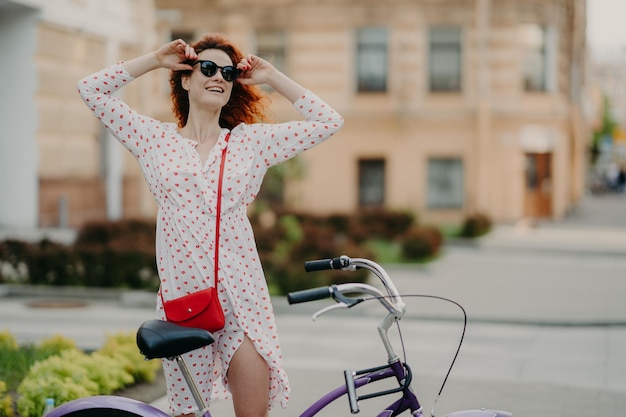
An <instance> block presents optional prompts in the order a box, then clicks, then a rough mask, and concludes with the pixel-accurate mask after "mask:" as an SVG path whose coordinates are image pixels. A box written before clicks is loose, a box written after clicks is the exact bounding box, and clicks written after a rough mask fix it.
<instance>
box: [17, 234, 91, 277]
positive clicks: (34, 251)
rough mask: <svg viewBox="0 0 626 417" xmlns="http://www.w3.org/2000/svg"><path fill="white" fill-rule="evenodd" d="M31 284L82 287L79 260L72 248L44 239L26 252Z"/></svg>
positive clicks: (29, 247) (30, 246)
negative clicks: (78, 268) (78, 266)
mask: <svg viewBox="0 0 626 417" xmlns="http://www.w3.org/2000/svg"><path fill="white" fill-rule="evenodd" d="M25 261H26V266H27V268H28V275H29V283H30V284H36V285H37V284H47V285H58V286H63V285H80V283H81V277H80V273H79V271H78V270H77V265H78V263H77V259H76V256H75V253H74V251H73V250H72V248H71V247H69V246H66V245H62V244H59V243H55V242H52V241H51V240H48V239H43V240H41V241H40V242H39V243H36V244H31V245H29V246H28V249H27V251H26V257H25Z"/></svg>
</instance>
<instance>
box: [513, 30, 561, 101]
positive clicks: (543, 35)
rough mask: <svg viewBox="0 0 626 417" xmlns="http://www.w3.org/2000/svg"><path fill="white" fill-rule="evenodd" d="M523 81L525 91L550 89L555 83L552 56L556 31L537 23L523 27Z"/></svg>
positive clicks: (521, 37)
mask: <svg viewBox="0 0 626 417" xmlns="http://www.w3.org/2000/svg"><path fill="white" fill-rule="evenodd" d="M520 39H521V42H522V50H523V52H522V53H523V58H522V62H523V68H522V71H523V82H524V90H525V91H549V90H551V89H552V87H553V85H554V80H553V77H552V75H553V68H552V67H553V63H552V62H551V59H552V57H553V56H554V54H555V51H554V49H555V47H556V42H555V41H556V39H555V32H554V31H551V30H548V29H547V28H546V27H544V26H540V25H537V24H527V25H523V26H522V28H521V36H520Z"/></svg>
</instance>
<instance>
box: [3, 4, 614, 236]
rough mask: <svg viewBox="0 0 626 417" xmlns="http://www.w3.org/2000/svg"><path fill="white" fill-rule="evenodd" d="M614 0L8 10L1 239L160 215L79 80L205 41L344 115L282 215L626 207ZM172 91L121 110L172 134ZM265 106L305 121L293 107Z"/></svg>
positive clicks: (549, 213) (433, 219) (162, 81)
mask: <svg viewBox="0 0 626 417" xmlns="http://www.w3.org/2000/svg"><path fill="white" fill-rule="evenodd" d="M622 3H623V2H621V1H620V0H590V1H585V0H506V1H505V0H396V1H393V2H380V1H369V0H360V1H353V0H333V1H323V2H319V1H310V0H299V1H294V0H254V1H252V0H230V1H228V2H223V1H217V0H213V1H211V0H193V1H192V0H188V1H173V0H171V1H168V0H108V1H106V2H104V1H97V0H47V1H43V0H39V1H38V0H0V22H1V24H0V34H1V36H0V51H1V52H2V56H3V58H4V64H3V65H2V66H0V74H1V76H0V80H2V81H1V82H2V95H1V97H0V196H1V197H0V198H1V201H2V203H1V204H0V231H4V232H8V233H10V232H11V231H20V232H22V233H28V232H29V231H41V230H73V229H75V228H78V227H81V226H82V225H84V224H85V223H87V222H90V221H100V220H119V219H125V218H147V219H152V218H153V216H154V214H155V212H156V207H155V205H154V202H153V201H152V197H151V196H150V195H149V193H148V191H147V188H146V187H145V185H144V181H143V178H142V175H141V172H140V170H139V167H138V166H137V164H136V163H135V162H134V161H133V160H132V157H131V155H130V154H128V153H127V152H126V151H125V150H124V149H123V148H122V147H121V146H120V145H119V144H118V143H117V142H116V141H115V140H111V138H110V137H109V136H110V134H109V133H108V132H106V131H105V130H103V129H102V127H101V126H100V124H99V122H98V121H97V120H96V119H95V118H94V117H93V116H92V115H91V114H90V113H89V111H88V110H87V109H86V108H85V106H84V104H83V103H82V102H81V100H80V98H79V97H78V94H77V93H76V82H77V80H78V79H80V78H82V77H83V76H85V75H87V74H89V73H91V72H93V71H96V70H98V69H101V68H102V67H105V66H107V65H110V64H113V63H115V62H117V61H119V60H124V59H128V58H130V57H133V56H136V55H138V54H143V53H145V52H148V51H152V50H154V49H155V48H157V47H158V46H160V45H161V44H163V43H165V42H167V41H169V40H171V39H175V38H183V39H185V40H188V41H193V40H194V39H197V38H199V37H200V36H201V35H202V34H204V33H207V32H220V33H223V34H225V35H226V36H227V37H228V38H230V39H231V40H233V41H234V42H235V43H236V44H237V45H239V46H240V48H241V49H242V50H243V51H245V52H251V53H255V54H259V55H261V56H263V57H266V58H267V59H269V60H271V61H272V62H273V63H274V65H275V66H277V67H278V68H280V69H281V70H283V71H284V72H286V73H287V74H288V75H290V76H291V77H292V78H294V79H296V80H298V81H299V82H301V83H302V84H303V85H305V86H306V87H308V88H310V89H311V90H313V91H314V92H316V93H317V94H318V95H320V96H321V97H323V98H325V99H326V100H327V101H328V102H329V103H330V104H332V105H333V106H334V107H335V108H336V109H337V110H338V111H339V112H340V113H341V114H342V115H343V116H344V117H345V120H346V124H345V127H344V128H343V129H342V130H341V132H340V133H339V134H338V135H337V136H336V137H335V138H334V139H333V140H331V141H329V142H328V143H327V144H325V145H324V146H321V147H319V148H316V149H314V150H312V151H311V152H307V153H306V154H305V155H303V156H302V157H299V158H298V159H299V160H298V164H299V168H298V169H296V170H291V171H289V170H288V171H286V174H284V175H282V176H281V177H280V181H279V184H278V186H277V187H274V189H273V190H272V191H271V193H268V194H271V195H270V197H269V198H270V199H271V200H272V201H273V202H274V203H278V204H280V205H282V206H285V207H288V208H289V209H291V210H304V209H306V210H307V211H310V212H313V213H315V214H320V215H325V214H330V213H341V214H344V215H345V214H350V213H352V212H355V211H357V210H359V209H362V208H369V207H385V208H389V209H397V210H406V211H410V212H413V213H415V214H416V215H417V216H419V218H420V219H421V221H423V222H427V223H431V224H445V223H451V222H458V221H460V220H461V219H462V218H464V217H465V216H467V215H468V214H469V213H482V214H484V215H486V216H488V217H489V218H490V219H491V220H493V221H495V222H499V223H516V222H520V221H526V220H535V219H549V220H558V219H561V218H563V217H564V216H565V215H567V213H568V212H569V211H571V210H572V209H573V208H575V207H576V205H577V204H578V202H579V201H580V200H581V199H582V198H583V197H584V196H585V195H586V194H588V193H608V192H613V191H617V188H616V189H613V185H614V183H612V182H611V180H612V178H613V176H614V175H615V174H616V173H617V172H618V171H619V168H620V167H622V168H623V167H624V164H625V163H626V159H625V151H624V149H625V144H626V134H625V133H624V129H625V128H626V101H625V100H626V97H625V94H624V93H625V89H624V88H625V75H624V74H625V71H624V69H625V67H626V52H625V49H624V47H625V45H626V37H625V36H624V35H623V25H622V26H620V23H621V22H619V21H616V20H615V17H617V16H620V15H623V11H624V10H623V9H624V8H625V6H624V5H623V4H622ZM618 9H622V13H620V12H619V10H618ZM620 30H621V31H622V35H621V36H620V35H619V31H620ZM167 77H168V74H167V72H166V71H155V72H154V73H151V74H149V75H147V76H145V77H142V78H141V79H140V80H137V81H136V82H134V83H132V84H131V85H130V86H129V87H127V88H125V89H124V91H122V92H121V96H122V98H123V99H124V100H126V101H127V102H128V103H129V104H130V105H131V106H132V107H134V108H135V109H136V110H138V111H139V112H141V113H144V114H147V115H151V116H154V117H155V118H158V119H161V120H173V118H172V116H171V114H170V99H169V87H168V83H167ZM267 92H268V94H270V95H271V94H272V92H271V91H267ZM272 110H273V114H274V119H275V121H281V120H286V119H290V118H293V117H298V116H297V113H295V112H294V111H293V109H291V107H290V105H289V103H287V102H286V100H284V99H283V98H281V97H277V98H276V99H275V100H274V101H273V105H272ZM329 167H332V169H329ZM294 172H295V173H294Z"/></svg>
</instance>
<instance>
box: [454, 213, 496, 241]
mask: <svg viewBox="0 0 626 417" xmlns="http://www.w3.org/2000/svg"><path fill="white" fill-rule="evenodd" d="M490 230H491V219H490V218H489V217H488V216H487V215H485V214H481V213H475V214H470V215H468V216H467V217H466V218H465V219H464V221H463V226H462V227H461V233H460V235H461V237H468V238H475V237H480V236H483V235H485V234H487V233H488V232H489V231H490Z"/></svg>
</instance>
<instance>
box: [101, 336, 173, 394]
mask: <svg viewBox="0 0 626 417" xmlns="http://www.w3.org/2000/svg"><path fill="white" fill-rule="evenodd" d="M97 353H98V354H100V355H104V356H108V357H110V358H113V359H114V360H115V361H116V362H117V363H118V364H119V366H121V368H123V370H124V371H125V372H127V373H128V374H129V375H130V376H131V377H132V380H133V381H134V382H135V383H139V382H151V381H153V380H154V378H155V377H156V372H157V370H159V369H161V362H160V361H157V360H151V361H147V360H145V358H144V357H143V355H142V354H141V353H140V352H139V349H137V344H136V339H135V334H134V333H117V334H113V335H107V339H106V341H105V343H104V345H103V346H102V347H101V348H100V349H99V350H98V352H97ZM131 383H132V382H131ZM126 385H128V384H126Z"/></svg>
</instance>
